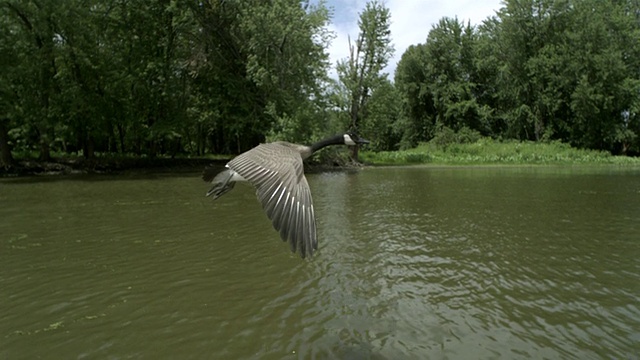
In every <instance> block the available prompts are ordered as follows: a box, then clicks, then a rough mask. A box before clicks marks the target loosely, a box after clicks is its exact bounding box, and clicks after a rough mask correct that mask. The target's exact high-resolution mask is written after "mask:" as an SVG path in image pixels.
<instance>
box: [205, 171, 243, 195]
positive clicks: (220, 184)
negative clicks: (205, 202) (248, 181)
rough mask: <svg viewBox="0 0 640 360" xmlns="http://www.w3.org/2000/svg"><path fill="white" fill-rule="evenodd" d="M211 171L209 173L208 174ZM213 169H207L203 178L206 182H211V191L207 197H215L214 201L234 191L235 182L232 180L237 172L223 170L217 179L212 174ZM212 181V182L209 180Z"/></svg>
mask: <svg viewBox="0 0 640 360" xmlns="http://www.w3.org/2000/svg"><path fill="white" fill-rule="evenodd" d="M207 170H209V173H208V172H207ZM210 171H211V169H206V170H205V173H204V174H203V176H202V178H203V179H204V180H205V181H211V184H212V186H211V189H209V191H207V194H206V196H211V195H213V197H212V198H213V200H215V199H217V198H219V197H220V196H222V195H224V194H225V193H227V192H228V191H229V190H231V189H233V187H234V186H235V184H236V183H235V181H233V180H232V178H233V175H234V174H235V172H234V171H233V170H230V169H226V170H223V171H221V172H219V173H218V174H217V175H216V176H215V177H213V175H212V174H211V173H210ZM209 179H210V180H209Z"/></svg>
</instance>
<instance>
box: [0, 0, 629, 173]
mask: <svg viewBox="0 0 640 360" xmlns="http://www.w3.org/2000/svg"><path fill="white" fill-rule="evenodd" d="M314 4H315V2H314ZM314 4H310V3H309V2H306V1H302V2H301V1H297V0H272V1H262V0H245V1H177V0H153V1H135V2H131V1H125V0H112V1H98V0H82V1H81V0H66V1H62V2H55V1H45V0H0V34H2V36H0V66H1V68H2V71H0V151H1V155H2V157H1V160H2V164H4V165H7V164H10V163H12V162H13V159H14V158H16V157H18V158H19V157H25V156H31V155H32V154H36V155H39V157H40V158H41V159H45V160H46V159H48V158H49V157H51V155H52V154H64V153H69V154H71V153H74V154H82V155H83V156H84V157H87V158H91V157H94V156H95V155H96V154H98V153H102V154H104V153H117V154H124V155H144V156H149V157H154V156H157V155H176V154H188V155H195V156H198V155H203V154H205V153H225V154H232V153H238V152H241V151H244V150H246V149H248V148H250V147H252V146H254V145H256V144H257V143H259V142H261V141H265V140H268V139H276V138H286V139H288V140H292V141H302V142H306V141H311V140H314V139H317V138H319V137H322V136H324V135H327V134H330V133H334V132H337V131H343V130H344V129H347V128H349V127H357V129H356V130H358V131H359V132H360V133H361V135H362V136H364V137H367V138H370V139H372V140H373V144H372V146H373V149H375V150H394V149H400V148H409V147H412V146H415V145H417V144H418V143H420V142H424V141H428V140H430V139H431V138H433V137H434V136H435V135H436V134H437V133H438V132H439V131H440V130H442V129H451V130H454V131H459V130H465V131H466V130H472V131H476V132H479V133H480V134H482V135H484V136H490V137H493V138H496V139H520V140H534V141H548V140H561V141H563V142H567V143H569V144H571V145H574V146H578V147H583V148H593V149H602V150H608V151H612V152H617V153H626V152H631V151H638V150H639V149H640V139H639V137H638V135H640V3H639V2H638V1H637V0H627V1H601V0H583V1H577V0H562V1H561V0H507V1H505V2H504V7H503V8H502V9H501V10H500V11H499V12H498V13H497V15H496V16H495V17H492V18H489V19H487V20H486V21H485V22H484V23H483V24H482V25H480V26H477V27H473V26H469V25H467V24H463V23H461V22H460V21H458V20H457V19H449V18H443V19H442V20H441V21H440V22H439V23H438V24H437V25H435V26H434V27H433V28H432V29H431V30H430V31H429V29H426V28H425V29H424V33H425V39H426V42H425V43H424V44H418V45H415V46H412V47H410V48H409V49H408V50H407V51H406V52H405V53H404V54H403V56H402V60H401V61H400V63H399V64H398V66H397V70H396V73H395V74H394V77H393V81H391V79H388V78H387V77H386V76H385V75H384V74H375V75H376V76H375V77H372V78H371V79H372V80H371V81H369V82H368V83H367V84H366V87H365V88H362V89H360V90H358V91H356V89H355V87H357V86H362V84H363V82H362V81H357V80H358V77H357V76H355V75H357V74H358V73H357V72H352V73H348V72H346V71H342V72H340V70H339V73H340V77H339V79H338V80H335V79H331V78H330V77H329V76H328V74H329V69H330V65H331V64H330V63H329V60H328V59H329V57H328V53H327V49H328V45H329V43H330V41H331V40H332V37H333V34H332V33H331V32H330V31H329V30H328V25H329V23H330V18H331V9H327V7H326V6H325V4H324V3H323V2H319V3H317V4H315V5H314ZM371 4H373V6H370V5H371ZM384 11H387V12H388V9H386V8H385V7H384V3H383V2H377V1H373V2H371V3H369V4H367V7H366V8H365V10H364V11H363V13H362V14H361V21H360V25H361V29H360V31H361V33H360V36H357V34H353V36H352V39H358V41H355V44H354V46H355V47H361V48H362V49H363V50H362V53H363V54H364V53H366V52H367V51H370V52H374V53H375V52H376V51H379V52H385V54H383V55H381V58H383V59H385V58H386V59H388V55H389V53H390V52H392V48H389V47H385V46H381V45H379V42H380V40H379V37H378V35H377V34H383V35H384V34H386V36H389V33H388V26H389V22H388V16H386V15H387V14H386V13H384ZM365 13H367V17H365ZM380 13H383V15H384V16H376V15H380ZM370 15H371V16H370ZM390 15H391V21H401V19H393V14H390ZM385 16H386V17H385ZM367 19H370V20H371V21H369V22H368V21H366V20H367ZM366 24H369V25H366ZM365 26H372V27H373V28H374V29H375V27H376V26H377V27H378V28H377V30H376V31H373V32H372V31H370V30H371V29H370V28H363V27H365ZM420 26H423V25H422V24H416V28H417V29H419V27H420ZM390 38H391V39H393V34H390ZM361 39H362V41H360V40H361ZM383 45H384V44H383ZM359 53H360V52H359V51H356V52H355V54H356V55H355V56H356V57H357V56H358V54H359ZM352 56H353V55H352ZM363 59H364V58H363ZM367 59H376V57H375V56H370V57H369V58H367ZM354 63H356V65H357V62H354V61H351V62H350V59H345V62H344V63H343V64H342V65H343V67H348V66H349V64H351V65H353V64H354ZM383 63H384V60H382V62H380V64H383ZM380 64H379V65H380ZM364 65H366V64H364ZM364 65H363V67H362V68H363V69H367V67H366V66H364ZM379 68H380V67H379V66H378V67H371V69H376V70H371V71H378V69H379ZM343 70H344V69H343ZM354 74H355V75H354ZM347 75H349V76H347ZM352 75H353V76H352ZM364 75H365V74H360V75H358V76H360V79H361V78H363V77H364ZM352 80H353V81H352ZM355 93H357V94H358V97H357V102H356V101H354V99H355V97H354V94H355ZM354 104H357V105H358V106H357V108H356V107H355V106H354ZM354 109H356V111H354Z"/></svg>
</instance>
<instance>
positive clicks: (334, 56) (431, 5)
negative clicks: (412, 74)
mask: <svg viewBox="0 0 640 360" xmlns="http://www.w3.org/2000/svg"><path fill="white" fill-rule="evenodd" d="M365 4H366V0H328V1H327V6H329V7H333V10H334V14H333V18H332V24H331V25H330V26H329V29H330V30H331V31H334V32H335V34H336V38H335V39H334V40H333V42H332V44H331V47H330V48H329V54H330V56H331V63H332V64H333V66H334V67H335V63H336V61H338V60H340V59H344V58H346V57H347V56H348V55H349V45H348V37H349V36H350V37H351V38H352V39H354V38H356V37H357V36H358V32H359V29H358V18H359V13H360V12H361V11H362V10H363V9H364V7H365ZM385 4H386V6H387V7H388V8H389V10H390V12H391V39H392V42H393V45H394V47H395V54H394V57H393V58H392V59H391V60H390V61H389V66H387V68H386V69H385V72H387V73H389V74H390V77H393V72H394V71H395V68H396V65H397V63H398V61H400V58H401V57H402V54H403V53H404V52H405V50H406V49H407V48H408V47H409V46H410V45H415V44H419V43H424V42H425V41H426V39H427V35H428V34H429V31H430V30H431V28H432V27H433V25H435V24H437V23H438V21H439V20H440V19H441V18H443V17H445V16H446V17H451V18H454V17H457V18H458V20H460V21H463V22H464V23H466V22H467V21H470V22H471V24H472V25H478V24H480V23H481V22H482V21H483V20H485V19H486V18H488V17H489V16H492V15H495V13H496V11H497V10H499V9H500V8H501V7H502V1H501V0H456V1H452V0H387V1H386V2H385ZM331 76H333V77H335V68H334V69H332V71H331Z"/></svg>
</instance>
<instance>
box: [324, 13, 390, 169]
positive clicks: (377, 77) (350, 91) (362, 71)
mask: <svg viewBox="0 0 640 360" xmlns="http://www.w3.org/2000/svg"><path fill="white" fill-rule="evenodd" d="M358 26H359V28H360V32H359V34H358V37H357V38H356V40H355V43H353V44H352V43H351V40H349V58H347V59H344V60H341V61H339V62H338V64H337V66H336V69H337V72H338V77H339V80H340V83H341V84H342V86H343V87H344V89H345V90H346V94H347V96H348V107H349V108H348V114H349V121H350V126H351V129H352V130H354V131H357V130H358V129H359V126H360V123H361V121H363V119H366V117H367V115H368V114H367V111H368V110H367V105H368V101H369V99H370V98H371V95H372V93H373V91H374V90H375V89H376V87H378V86H379V85H380V84H381V82H382V81H383V79H385V78H386V74H382V70H383V69H384V68H385V67H386V66H387V63H388V62H389V59H390V58H391V56H393V52H394V48H393V45H392V44H391V30H390V26H391V13H390V11H389V9H388V8H387V7H386V6H385V4H384V3H383V2H380V1H377V0H373V1H369V2H367V4H366V5H365V8H364V10H363V11H362V13H360V19H359V20H358ZM352 159H353V160H355V161H357V159H358V147H357V146H354V147H353V150H352Z"/></svg>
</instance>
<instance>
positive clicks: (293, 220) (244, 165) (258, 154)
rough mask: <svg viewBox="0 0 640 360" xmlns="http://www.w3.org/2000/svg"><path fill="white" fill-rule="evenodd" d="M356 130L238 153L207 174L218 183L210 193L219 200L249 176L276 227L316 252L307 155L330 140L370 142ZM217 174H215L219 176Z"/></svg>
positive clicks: (303, 251) (294, 243)
mask: <svg viewBox="0 0 640 360" xmlns="http://www.w3.org/2000/svg"><path fill="white" fill-rule="evenodd" d="M367 143H369V141H368V140H365V139H362V138H360V137H358V136H357V135H355V134H353V133H347V134H342V135H335V136H331V137H328V138H326V139H323V140H320V141H318V142H317V143H315V144H313V145H311V146H306V145H299V144H292V143H289V142H285V141H277V142H272V143H267V144H260V145H258V146H256V147H254V148H253V149H251V150H249V151H247V152H244V153H242V154H240V155H238V156H237V157H235V158H233V159H232V160H231V161H229V162H228V163H227V165H226V169H225V170H223V171H221V172H219V173H218V174H217V175H216V174H215V169H214V168H212V167H208V168H206V169H205V170H204V173H203V176H202V178H203V179H204V181H206V182H211V184H212V185H213V186H212V187H211V189H210V190H209V191H208V192H207V195H206V196H210V195H213V200H215V199H217V198H219V197H220V196H222V195H224V194H225V193H226V192H227V191H229V190H231V189H233V187H234V185H235V184H236V182H237V181H248V182H249V183H251V185H253V186H254V187H255V188H256V195H257V196H258V199H259V200H260V203H262V208H263V209H264V211H265V212H266V214H267V216H268V217H269V219H270V220H271V222H272V224H273V227H274V228H275V229H276V230H277V231H279V232H280V237H281V238H282V240H283V241H288V242H289V245H290V246H291V251H292V252H296V250H298V251H299V252H300V256H302V258H304V257H305V256H307V255H308V256H309V257H311V256H312V255H313V252H314V250H317V249H318V239H317V238H316V219H315V215H314V212H313V200H312V199H311V191H310V190H309V184H308V183H307V179H306V178H305V177H304V168H303V164H302V161H303V160H305V159H307V158H308V157H310V156H311V155H313V154H314V153H315V152H316V151H318V150H320V149H322V148H324V147H326V146H330V145H352V146H353V145H357V144H367ZM214 175H215V176H214Z"/></svg>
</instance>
